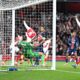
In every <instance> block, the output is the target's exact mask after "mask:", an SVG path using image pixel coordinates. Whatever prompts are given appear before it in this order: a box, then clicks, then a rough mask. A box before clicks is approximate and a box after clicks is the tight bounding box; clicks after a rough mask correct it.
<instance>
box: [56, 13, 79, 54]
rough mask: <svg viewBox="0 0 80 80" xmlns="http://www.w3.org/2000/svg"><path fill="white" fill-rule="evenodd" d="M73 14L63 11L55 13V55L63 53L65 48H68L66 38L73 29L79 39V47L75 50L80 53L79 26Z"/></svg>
mask: <svg viewBox="0 0 80 80" xmlns="http://www.w3.org/2000/svg"><path fill="white" fill-rule="evenodd" d="M75 15H76V14H75ZM75 15H74V14H64V13H58V14H57V26H56V27H57V28H56V29H57V30H56V31H57V32H56V34H57V36H56V43H57V48H56V51H57V55H65V53H66V50H67V48H68V38H69V36H70V35H71V33H72V32H73V31H75V32H76V33H77V37H78V39H79V47H78V48H77V51H78V55H80V27H79V25H78V24H77V22H76V18H75Z"/></svg>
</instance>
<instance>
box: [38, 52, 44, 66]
mask: <svg viewBox="0 0 80 80" xmlns="http://www.w3.org/2000/svg"><path fill="white" fill-rule="evenodd" d="M39 56H41V61H42V65H43V66H45V55H44V54H43V53H42V52H39Z"/></svg>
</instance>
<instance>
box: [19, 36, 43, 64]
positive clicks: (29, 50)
mask: <svg viewBox="0 0 80 80" xmlns="http://www.w3.org/2000/svg"><path fill="white" fill-rule="evenodd" d="M18 45H20V46H22V53H23V55H24V57H27V55H28V56H29V57H30V62H31V63H32V64H33V60H32V58H33V57H34V58H36V57H39V56H41V61H42V65H44V54H43V53H42V52H34V51H33V49H34V47H35V45H33V44H31V43H29V42H27V41H26V36H23V40H22V41H20V42H19V43H18Z"/></svg>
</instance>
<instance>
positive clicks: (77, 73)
mask: <svg viewBox="0 0 80 80" xmlns="http://www.w3.org/2000/svg"><path fill="white" fill-rule="evenodd" d="M55 71H58V72H66V73H75V74H80V72H76V71H65V70H55Z"/></svg>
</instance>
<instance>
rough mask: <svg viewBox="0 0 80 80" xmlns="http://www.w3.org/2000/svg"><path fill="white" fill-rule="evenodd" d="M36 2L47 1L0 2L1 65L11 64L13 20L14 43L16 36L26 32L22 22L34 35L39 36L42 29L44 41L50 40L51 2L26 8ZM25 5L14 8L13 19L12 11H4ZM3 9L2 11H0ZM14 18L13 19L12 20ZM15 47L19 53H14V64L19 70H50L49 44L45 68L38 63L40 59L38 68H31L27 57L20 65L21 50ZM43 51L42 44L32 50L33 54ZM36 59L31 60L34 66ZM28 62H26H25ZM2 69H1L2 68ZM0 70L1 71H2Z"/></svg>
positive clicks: (20, 0)
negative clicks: (32, 30) (13, 28)
mask: <svg viewBox="0 0 80 80" xmlns="http://www.w3.org/2000/svg"><path fill="white" fill-rule="evenodd" d="M36 1H47V0H0V9H1V10H0V44H1V45H0V54H1V56H0V58H2V59H1V60H0V61H1V65H10V64H12V62H11V61H12V52H11V51H12V49H13V47H11V43H12V32H13V30H12V26H13V25H12V24H13V22H14V21H13V20H15V24H14V26H15V33H14V34H15V35H14V36H15V40H14V41H15V42H16V40H17V39H18V38H19V36H18V35H21V36H24V35H25V32H26V28H25V26H24V23H23V21H24V20H25V22H26V24H27V25H28V26H29V27H31V28H32V29H34V31H35V32H36V34H41V28H42V27H43V28H44V31H45V32H44V31H43V30H42V33H44V34H43V36H44V37H45V38H46V39H51V38H52V17H53V16H52V12H53V9H52V8H53V1H52V0H50V1H48V2H43V3H40V4H35V5H31V6H27V4H29V3H33V2H34V3H35V2H36ZM24 4H26V6H25V7H22V8H21V7H20V8H18V9H16V8H15V10H14V11H15V16H14V17H13V14H12V11H13V10H4V9H7V8H9V7H10V8H14V7H17V6H18V7H19V6H20V5H24ZM2 9H3V10H2ZM13 18H14V19H13ZM15 47H18V48H19V52H16V51H15V53H14V54H15V56H14V59H15V62H18V63H15V64H19V65H20V66H19V67H20V69H22V70H23V69H26V68H28V69H39V68H40V69H46V68H47V69H50V68H51V66H52V45H51V43H50V47H49V49H48V51H49V55H48V57H47V60H46V61H48V62H47V65H46V66H45V67H42V64H41V63H40V61H41V57H40V58H39V57H38V63H39V64H38V65H40V66H39V67H36V68H35V67H32V65H33V64H28V62H26V60H27V58H29V59H30V57H29V56H27V58H25V59H24V63H23V64H22V63H20V60H21V53H22V52H21V48H20V47H19V46H18V45H16V46H15ZM42 49H43V44H42V45H41V46H39V47H37V48H36V49H34V51H35V52H40V51H42ZM36 59H37V58H36V57H35V58H33V62H34V65H37V61H36ZM27 61H28V60H27ZM2 68H3V67H2ZM2 68H1V69H2Z"/></svg>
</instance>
